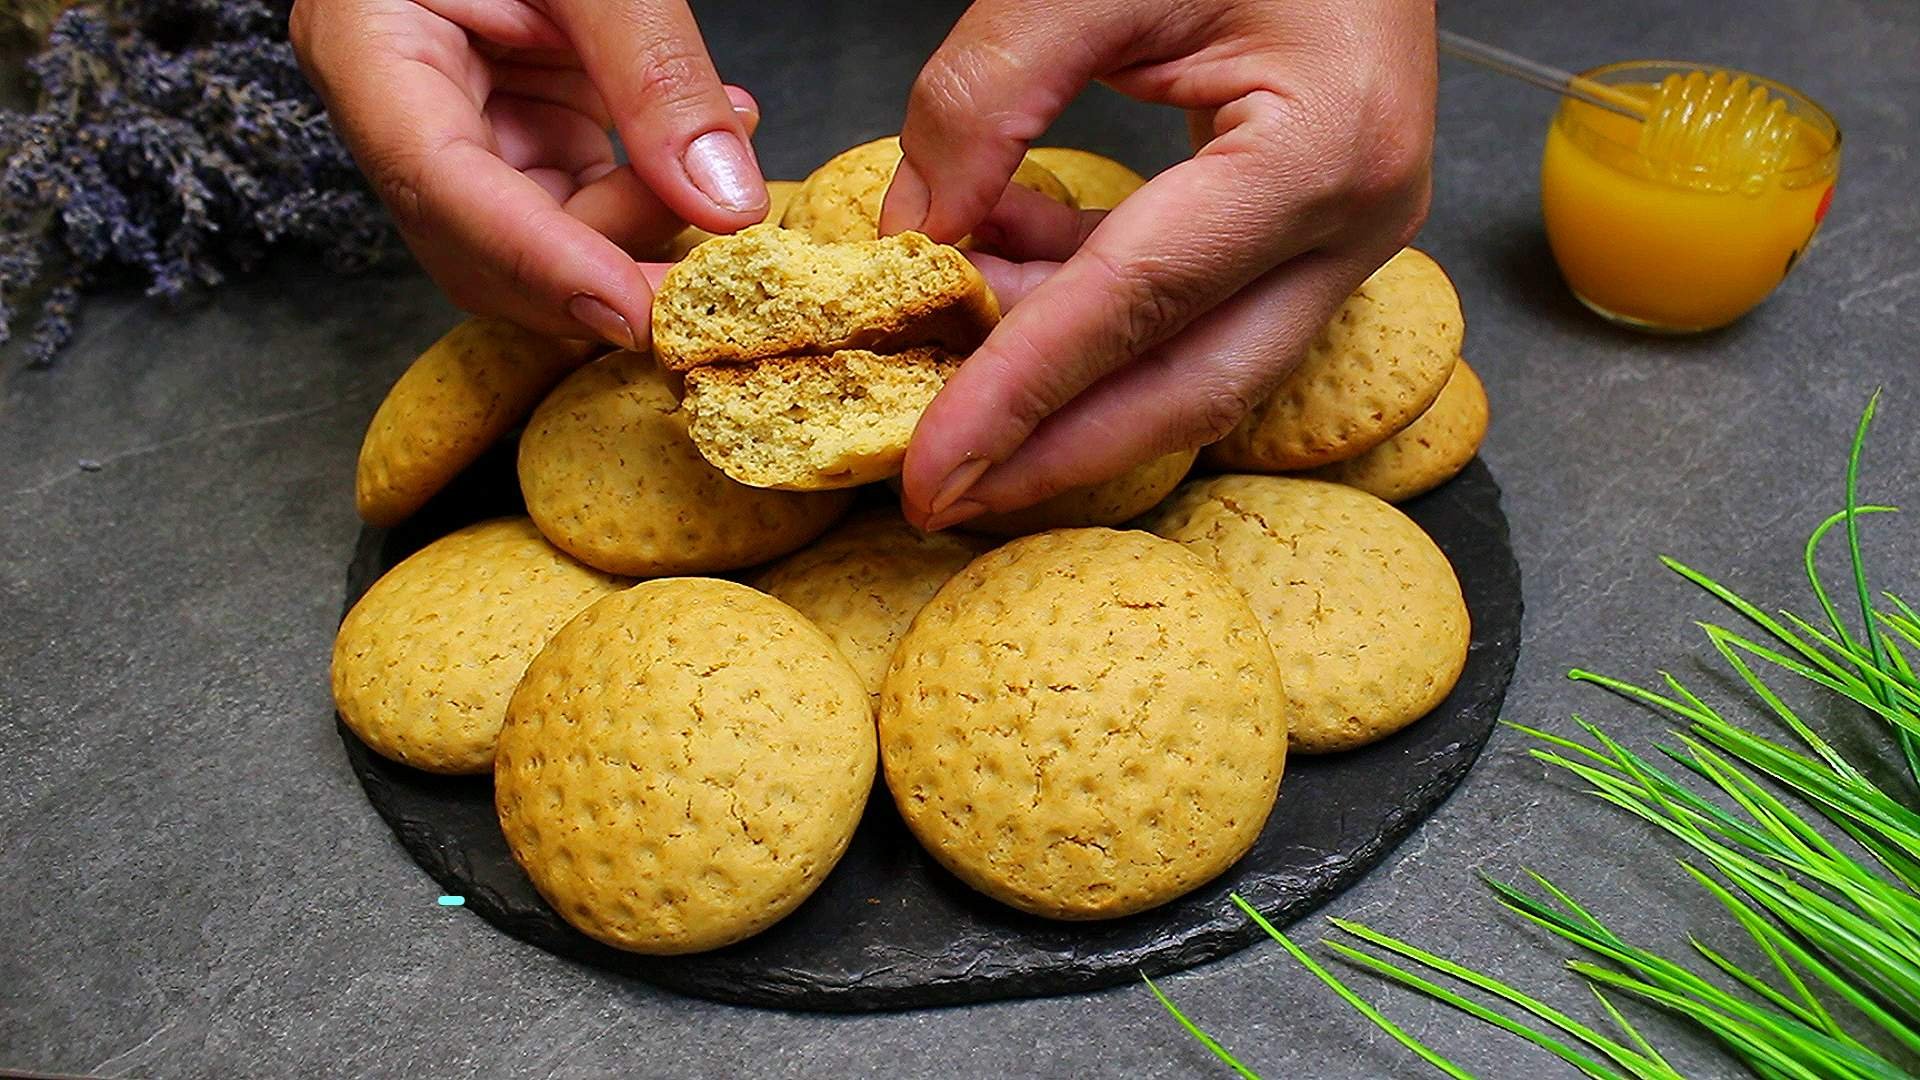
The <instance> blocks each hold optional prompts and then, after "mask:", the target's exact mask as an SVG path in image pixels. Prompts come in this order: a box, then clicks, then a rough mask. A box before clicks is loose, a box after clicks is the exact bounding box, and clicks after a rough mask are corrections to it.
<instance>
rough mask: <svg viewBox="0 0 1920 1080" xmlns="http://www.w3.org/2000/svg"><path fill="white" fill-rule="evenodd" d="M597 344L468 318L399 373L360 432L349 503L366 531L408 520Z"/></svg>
mask: <svg viewBox="0 0 1920 1080" xmlns="http://www.w3.org/2000/svg"><path fill="white" fill-rule="evenodd" d="M599 348H600V346H596V345H594V344H592V343H590V342H584V341H565V340H560V339H557V338H548V337H542V336H541V335H539V334H535V333H533V332H531V331H528V330H523V329H521V328H520V327H518V326H515V325H514V324H512V323H510V322H507V321H505V320H504V319H468V320H467V321H466V322H463V323H461V324H460V325H459V326H456V327H454V328H453V329H452V330H450V331H448V332H447V334H446V336H445V337H442V338H441V339H440V340H439V341H436V342H434V343H433V344H432V345H431V346H429V347H428V348H427V351H426V352H423V353H421V354H420V357H419V359H417V360H415V361H414V362H413V364H412V366H410V367H408V368H407V370H406V371H405V372H404V373H402V374H401V376H400V378H399V380H398V381H397V382H395V383H394V384H393V388H392V389H391V390H388V391H387V396H386V399H385V400H384V401H382V402H381V403H380V408H379V409H378V410H376V411H375V412H374V414H373V421H372V422H371V423H369V424H368V425H367V434H366V438H365V439H364V440H363V441H362V442H361V444H360V461H359V465H358V467H357V468H356V470H355V472H354V483H353V499H354V505H355V507H356V508H357V509H358V510H359V513H360V516H361V517H362V518H363V519H365V520H366V521H368V522H369V523H371V524H374V525H382V526H391V525H398V524H399V523H400V522H402V521H405V520H406V519H407V518H409V517H411V516H413V512H414V511H416V510H418V509H420V507H421V506H423V505H425V504H426V501H427V500H428V499H430V498H432V497H433V496H434V495H435V494H436V493H437V492H438V491H439V490H440V489H441V488H443V487H446V486H447V484H448V483H449V482H451V481H452V480H453V478H454V477H456V476H458V475H460V471H461V470H462V469H465V468H466V467H467V466H469V465H471V464H473V462H474V461H475V459H477V458H479V456H480V455H481V454H482V453H484V452H485V451H486V449H487V447H489V446H492V445H493V444H494V443H495V442H497V441H498V440H499V439H500V437H501V436H503V435H505V434H506V433H507V432H509V431H511V430H513V427H514V425H516V424H518V423H519V422H520V421H522V420H524V419H526V417H527V413H529V412H531V411H532V410H533V407H534V406H535V405H536V404H538V403H539V401H540V398H541V396H542V395H544V394H545V393H546V392H547V391H548V390H550V389H552V388H553V385H554V384H555V383H557V382H559V381H560V380H561V379H562V378H564V377H565V376H566V374H567V372H569V371H572V370H573V369H575V368H577V367H579V366H580V365H581V364H583V363H585V362H586V359H587V357H589V356H591V355H593V353H595V352H596V351H598V350H599Z"/></svg>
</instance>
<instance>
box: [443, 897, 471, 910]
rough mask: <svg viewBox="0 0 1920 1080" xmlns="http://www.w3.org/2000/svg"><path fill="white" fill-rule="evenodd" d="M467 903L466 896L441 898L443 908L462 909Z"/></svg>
mask: <svg viewBox="0 0 1920 1080" xmlns="http://www.w3.org/2000/svg"><path fill="white" fill-rule="evenodd" d="M466 902H467V898H466V897H464V896H443V897H441V898H440V906H441V907H461V906H463V905H465V904H466Z"/></svg>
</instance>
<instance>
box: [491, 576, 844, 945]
mask: <svg viewBox="0 0 1920 1080" xmlns="http://www.w3.org/2000/svg"><path fill="white" fill-rule="evenodd" d="M873 771H874V729H873V713H872V710H871V707H870V705H869V704H868V701H867V692H866V687H865V686H863V685H861V682H860V677H859V676H858V675H856V674H854V672H853V669H852V668H851V667H848V666H847V662H846V660H845V659H844V658H843V657H841V655H840V653H839V651H838V650H837V649H835V648H834V646H833V643H832V642H831V641H829V640H828V639H827V636H826V635H825V634H823V633H821V632H820V630H819V629H818V628H816V627H815V626H814V625H813V624H812V623H810V622H808V621H807V620H806V619H804V618H802V617H801V615H800V613H799V612H797V611H794V610H793V609H792V608H790V607H788V606H787V605H785V604H782V603H781V602H780V601H778V600H775V599H774V598H772V597H770V596H767V595H766V594H764V593H760V592H756V591H754V590H753V589H749V588H747V587H746V586H745V585H739V584H736V583H734V582H730V581H716V580H713V579H709V578H667V579H663V580H658V581H649V582H644V583H642V584H640V585H636V586H634V587H633V588H631V589H627V590H625V591H622V592H618V593H615V594H613V595H612V596H609V597H606V598H605V599H603V600H601V601H599V602H598V603H596V604H594V605H593V606H591V607H589V608H587V609H586V610H585V611H583V612H581V613H580V614H579V615H578V616H577V617H575V618H574V619H573V620H572V621H571V622H569V623H567V625H566V626H564V627H562V628H561V630H560V632H559V633H557V634H555V635H554V637H553V640H552V641H550V642H548V644H547V646H546V648H544V649H542V650H540V654H539V655H538V656H536V657H535V658H534V660H533V663H532V664H531V665H529V666H528V668H527V674H526V678H524V679H523V680H521V682H520V686H519V689H518V690H516V691H515V692H514V695H513V700H512V702H511V704H510V705H509V706H508V708H507V722H506V727H505V728H504V729H503V730H502V731H501V732H500V749H499V753H498V755H497V758H496V762H495V766H494V808H495V809H496V810H497V811H498V812H499V815H500V828H501V831H502V832H503V833H505V834H506V838H507V846H508V848H509V849H510V850H511V851H512V852H513V857H514V859H515V860H516V861H518V862H519V864H520V866H521V867H522V868H523V869H525V870H526V872H527V876H528V877H530V878H532V879H533V884H534V886H535V888H537V889H538V890H539V891H540V895H541V896H543V897H545V898H546V900H547V903H549V904H551V905H552V906H553V909H554V910H555V911H556V912H558V913H559V914H560V916H561V917H562V918H564V919H566V920H567V921H568V922H569V923H572V924H573V925H574V926H575V927H577V928H578V929H579V930H580V931H581V932H582V933H585V934H587V935H588V936H590V937H593V938H595V939H597V940H600V941H603V942H606V943H607V944H609V945H612V946H614V947H616V948H620V949H627V950H631V951H633V952H641V953H654V954H674V953H689V952H698V951H701V950H705V949H715V948H719V947H721V946H723V945H730V944H732V943H734V942H736V941H740V940H742V939H743V938H747V937H750V936H752V935H754V934H757V933H759V932H760V931H761V930H764V929H766V928H767V927H768V926H771V925H773V923H775V922H777V921H779V920H780V919H781V918H782V917H784V916H785V915H786V914H787V913H789V912H791V911H792V910H793V909H794V908H796V907H798V906H799V905H800V902H801V901H803V900H805V899H806V898H807V897H808V895H810V894H811V893H812V892H813V890H814V889H815V888H817V887H818V886H819V884H820V882H821V881H822V880H824V879H825V878H826V876H827V873H828V872H829V871H831V870H832V869H833V866H834V864H835V863H836V862H838V861H839V859H840V856H841V855H842V854H843V853H844V852H845V851H846V849H847V842H848V841H849V840H850V839H851V838H852V837H853V830H854V826H856V825H857V824H859V822H860V812H861V810H862V809H863V808H864V807H865V806H866V801H867V793H868V791H869V790H870V789H871V788H872V786H873Z"/></svg>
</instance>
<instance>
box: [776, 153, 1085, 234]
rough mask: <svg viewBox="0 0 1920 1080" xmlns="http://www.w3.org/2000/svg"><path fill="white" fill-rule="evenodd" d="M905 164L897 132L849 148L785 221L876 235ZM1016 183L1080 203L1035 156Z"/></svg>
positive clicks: (809, 184)
mask: <svg viewBox="0 0 1920 1080" xmlns="http://www.w3.org/2000/svg"><path fill="white" fill-rule="evenodd" d="M899 167H900V137H899V136H897V135H889V136H887V137H886V138H883V139H875V140H873V141H872V142H866V143H861V144H860V145H859V146H856V147H853V148H852V149H850V150H844V151H842V152H840V153H839V154H836V155H834V157H832V158H831V159H829V160H828V161H827V163H826V164H824V165H822V166H820V167H819V168H818V169H815V170H814V171H813V172H812V174H810V175H809V176H808V177H807V178H806V180H805V181H803V182H802V183H801V185H800V190H799V192H798V193H796V194H795V195H794V196H793V200H792V201H791V202H789V203H788V204H787V211H786V213H785V214H783V215H781V217H780V224H782V225H784V226H786V227H787V228H789V229H798V230H800V231H801V232H804V233H806V234H807V235H808V236H811V237H813V238H814V239H815V240H822V241H840V240H872V239H873V238H875V237H877V236H879V235H880V204H881V202H882V201H883V200H884V199H885V198H886V194H887V185H889V184H891V183H893V173H894V170H895V169H897V168H899ZM1013 182H1014V183H1016V184H1018V185H1020V186H1021V187H1023V188H1027V189H1028V190H1030V191H1037V192H1039V193H1040V194H1042V195H1045V196H1046V197H1047V198H1049V199H1052V200H1053V201H1055V202H1057V203H1061V204H1063V205H1065V206H1073V205H1075V203H1074V201H1073V195H1072V193H1071V192H1069V191H1068V190H1067V187H1066V185H1065V184H1063V183H1061V182H1060V178H1059V177H1057V176H1055V175H1053V174H1052V173H1051V172H1048V171H1047V170H1046V168H1044V167H1043V166H1041V165H1040V164H1039V163H1038V162H1036V161H1034V160H1033V157H1032V155H1028V156H1027V157H1026V158H1025V159H1024V160H1022V161H1021V162H1020V165H1019V167H1018V168H1017V169H1015V170H1014V173H1013ZM961 243H962V244H964V243H965V241H964V240H963V241H962V242H961Z"/></svg>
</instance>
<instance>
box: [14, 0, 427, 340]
mask: <svg viewBox="0 0 1920 1080" xmlns="http://www.w3.org/2000/svg"><path fill="white" fill-rule="evenodd" d="M288 6H289V4H288V3H287V2H286V0H113V2H109V3H104V4H100V3H96V4H84V5H81V6H77V7H73V8H71V9H69V10H67V11H66V12H64V13H63V14H61V15H60V16H59V18H58V19H57V20H55V21H54V23H53V26H52V28H51V30H50V32H49V33H48V35H47V39H46V45H45V48H44V49H43V50H42V51H41V52H40V53H39V54H37V55H36V56H34V57H33V58H32V59H31V60H30V61H29V63H28V72H29V75H30V77H31V79H32V80H33V82H34V84H35V85H36V87H37V89H38V92H39V95H40V104H39V106H38V107H37V108H36V109H35V111H33V112H30V113H26V112H17V111H8V110H4V109H0V159H4V165H0V342H4V341H5V340H6V339H7V336H8V334H9V333H10V332H11V330H12V329H13V322H14V320H15V319H17V318H23V317H28V316H29V315H30V314H31V313H30V312H27V311H23V310H21V305H22V304H23V303H24V302H27V301H29V300H30V298H31V297H32V296H33V295H35V294H36V293H37V294H39V295H40V296H41V297H42V300H41V304H40V307H39V311H38V314H37V317H36V325H35V329H34V332H33V334H32V335H31V339H30V341H29V342H28V343H27V346H26V348H27V359H28V360H29V362H41V363H44V362H49V361H50V360H51V359H52V358H53V356H54V355H55V354H56V353H57V352H58V350H59V349H60V348H61V347H62V346H63V345H64V344H65V343H66V341H67V339H68V338H69V337H70V336H71V334H72V329H73V326H72V323H73V316H74V312H75V310H76V309H77V306H78V301H79V296H80V294H81V292H82V291H83V290H85V289H86V288H88V287H91V286H94V285H97V284H101V283H105V282H107V281H110V280H114V279H117V278H120V277H123V276H125V275H127V274H132V275H133V276H134V277H135V278H136V279H139V280H143V281H144V283H145V285H146V290H147V293H148V294H149V295H151V296H155V297H158V298H160V299H162V300H165V301H168V302H171V303H178V302H180V301H183V300H186V299H188V298H191V297H193V296H196V295H199V294H201V293H202V292H204V291H205V290H207V289H209V288H212V287H215V286H217V285H219V284H220V283H222V282H223V281H226V280H227V279H228V278H230V277H231V276H232V275H233V274H235V273H236V272H243V271H245V270H247V269H250V268H251V267H253V266H255V265H257V263H258V262H259V260H260V259H261V258H262V257H264V255H265V254H266V252H267V251H269V250H270V249H272V248H274V247H276V246H287V245H292V246H299V247H302V248H305V249H309V250H313V251H316V252H317V253H318V254H319V255H320V256H321V258H322V259H323V260H325V262H326V263H327V264H328V265H329V266H331V267H333V268H335V269H336V270H339V271H341V272H351V271H354V270H359V269H364V268H366V267H368V266H372V265H375V264H377V263H380V262H382V261H385V260H386V259H387V258H389V257H390V256H391V255H393V254H394V253H395V252H396V251H397V250H398V246H397V244H396V243H395V241H394V237H393V233H392V229H391V227H390V225H389V224H388V221H387V218H386V216H385V214H384V213H383V212H382V210H381V209H380V207H379V205H378V203H377V201H376V200H375V199H374V198H373V197H372V195H371V193H370V192H368V190H367V189H366V187H365V184H364V181H363V180H362V179H361V177H360V174H359V172H358V170H357V169H355V167H354V164H353V161H352V159H351V158H350V157H349V156H348V155H347V153H346V151H345V149H344V148H343V147H342V146H341V144H340V142H339V140H338V138H336V137H335V135H334V132H333V129H332V127H331V125H330V124H329V123H328V120H327V117H326V114H325V111H324V109H323V108H322V106H321V104H320V102H319V100H318V98H317V97H316V96H315V95H314V94H313V92H312V90H311V89H310V88H309V87H308V85H307V83H306V80H305V79H304V78H303V77H302V75H301V73H300V70H299V66H298V63H297V62H296V61H295V58H294V55H293V50H292V48H291V46H289V45H288V43H287V41H286V39H285V34H286V12H287V7H288Z"/></svg>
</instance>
